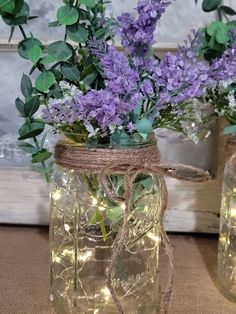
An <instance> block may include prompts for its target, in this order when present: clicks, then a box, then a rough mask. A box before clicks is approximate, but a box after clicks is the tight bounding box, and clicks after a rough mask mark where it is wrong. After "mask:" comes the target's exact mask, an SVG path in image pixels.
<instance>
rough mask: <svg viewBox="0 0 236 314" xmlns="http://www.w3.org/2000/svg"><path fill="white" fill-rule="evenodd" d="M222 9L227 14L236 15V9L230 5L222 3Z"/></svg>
mask: <svg viewBox="0 0 236 314" xmlns="http://www.w3.org/2000/svg"><path fill="white" fill-rule="evenodd" d="M220 10H221V11H222V12H224V13H225V14H227V15H231V16H233V15H236V11H235V10H234V9H232V8H230V7H228V6H227V5H222V6H221V7H220Z"/></svg>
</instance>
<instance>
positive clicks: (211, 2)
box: [202, 0, 221, 12]
mask: <svg viewBox="0 0 236 314" xmlns="http://www.w3.org/2000/svg"><path fill="white" fill-rule="evenodd" d="M220 4H221V0H203V2H202V9H203V11H205V12H211V11H214V10H216V9H217V8H218V7H219V5H220Z"/></svg>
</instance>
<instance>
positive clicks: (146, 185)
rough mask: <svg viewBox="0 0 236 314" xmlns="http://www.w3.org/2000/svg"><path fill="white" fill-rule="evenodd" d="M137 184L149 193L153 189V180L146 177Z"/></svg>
mask: <svg viewBox="0 0 236 314" xmlns="http://www.w3.org/2000/svg"><path fill="white" fill-rule="evenodd" d="M138 184H141V185H142V186H143V187H144V189H145V190H147V191H150V190H151V189H152V187H153V179H152V177H151V176H148V177H147V178H145V179H143V180H141V181H139V182H138Z"/></svg>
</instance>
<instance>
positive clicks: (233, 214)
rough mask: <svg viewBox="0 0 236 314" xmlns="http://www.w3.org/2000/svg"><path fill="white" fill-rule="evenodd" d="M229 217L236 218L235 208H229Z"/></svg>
mask: <svg viewBox="0 0 236 314" xmlns="http://www.w3.org/2000/svg"><path fill="white" fill-rule="evenodd" d="M230 216H231V217H234V218H236V208H231V210H230Z"/></svg>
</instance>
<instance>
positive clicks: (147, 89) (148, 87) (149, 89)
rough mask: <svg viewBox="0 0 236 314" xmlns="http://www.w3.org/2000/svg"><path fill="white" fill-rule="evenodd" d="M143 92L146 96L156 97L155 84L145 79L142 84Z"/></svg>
mask: <svg viewBox="0 0 236 314" xmlns="http://www.w3.org/2000/svg"><path fill="white" fill-rule="evenodd" d="M140 88H141V91H142V93H143V94H144V95H146V96H154V89H153V84H152V82H151V81H150V80H148V79H145V80H144V81H143V82H142V83H141V86H140Z"/></svg>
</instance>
